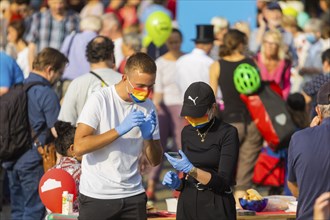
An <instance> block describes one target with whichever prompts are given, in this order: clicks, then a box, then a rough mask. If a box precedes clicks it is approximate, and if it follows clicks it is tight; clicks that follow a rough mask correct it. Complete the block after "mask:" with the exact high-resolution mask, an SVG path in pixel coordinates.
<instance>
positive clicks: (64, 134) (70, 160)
mask: <svg viewBox="0 0 330 220" xmlns="http://www.w3.org/2000/svg"><path fill="white" fill-rule="evenodd" d="M54 127H55V129H56V132H57V138H56V139H55V148H56V152H57V153H59V154H61V155H62V157H61V158H60V160H59V162H58V163H57V164H56V165H55V166H54V168H57V169H63V170H65V171H67V172H68V173H69V174H70V175H71V176H72V177H73V179H74V180H75V183H76V189H77V195H79V181H80V174H81V164H80V161H81V158H80V157H76V156H75V154H74V146H73V141H74V134H75V132H76V128H75V127H73V126H72V125H71V124H70V123H69V122H64V121H57V122H56V123H55V125H54ZM73 211H74V212H77V211H78V199H76V201H75V202H74V204H73Z"/></svg>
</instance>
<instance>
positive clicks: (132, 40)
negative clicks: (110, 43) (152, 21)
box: [123, 33, 142, 52]
mask: <svg viewBox="0 0 330 220" xmlns="http://www.w3.org/2000/svg"><path fill="white" fill-rule="evenodd" d="M123 43H124V44H125V45H127V46H129V47H130V48H132V49H133V50H134V51H135V52H140V50H141V47H142V43H141V38H140V35H139V34H137V33H128V34H125V35H124V36H123Z"/></svg>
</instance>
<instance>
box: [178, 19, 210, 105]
mask: <svg viewBox="0 0 330 220" xmlns="http://www.w3.org/2000/svg"><path fill="white" fill-rule="evenodd" d="M196 29H197V37H196V38H195V39H193V41H195V48H194V49H193V50H192V51H191V52H190V53H188V54H185V55H183V56H181V57H180V58H179V59H178V61H177V62H176V67H175V74H176V82H177V85H178V87H179V89H180V93H181V99H183V95H184V92H185V91H186V90H187V88H188V87H189V85H190V84H191V83H194V82H198V81H202V82H205V83H207V84H209V81H210V80H209V78H210V76H209V69H210V66H211V64H212V63H213V62H214V60H213V59H212V58H211V57H209V55H208V54H209V53H210V51H211V49H212V47H213V41H214V34H213V25H197V26H196Z"/></svg>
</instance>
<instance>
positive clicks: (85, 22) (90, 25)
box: [79, 15, 102, 32]
mask: <svg viewBox="0 0 330 220" xmlns="http://www.w3.org/2000/svg"><path fill="white" fill-rule="evenodd" d="M79 26H80V30H82V31H95V32H100V30H101V28H102V19H101V18H100V17H98V16H95V15H89V16H86V17H84V18H82V19H81V21H80V24H79Z"/></svg>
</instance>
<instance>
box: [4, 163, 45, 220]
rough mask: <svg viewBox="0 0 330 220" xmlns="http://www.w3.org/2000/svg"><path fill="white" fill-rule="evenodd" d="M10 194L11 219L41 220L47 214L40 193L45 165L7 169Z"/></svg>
mask: <svg viewBox="0 0 330 220" xmlns="http://www.w3.org/2000/svg"><path fill="white" fill-rule="evenodd" d="M7 173H8V179H9V187H10V196H11V219H13V220H19V219H20V220H39V219H40V220H41V219H43V217H44V214H45V207H44V205H43V204H42V202H41V200H40V197H39V193H38V187H39V181H40V179H41V177H42V175H43V174H44V170H43V166H42V165H38V166H36V167H34V168H33V169H30V170H21V169H20V170H17V169H15V168H14V169H11V170H7Z"/></svg>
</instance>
